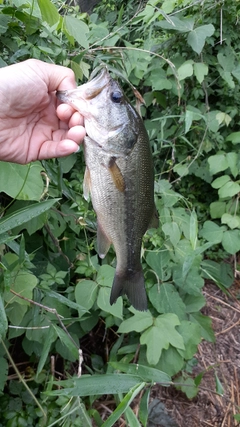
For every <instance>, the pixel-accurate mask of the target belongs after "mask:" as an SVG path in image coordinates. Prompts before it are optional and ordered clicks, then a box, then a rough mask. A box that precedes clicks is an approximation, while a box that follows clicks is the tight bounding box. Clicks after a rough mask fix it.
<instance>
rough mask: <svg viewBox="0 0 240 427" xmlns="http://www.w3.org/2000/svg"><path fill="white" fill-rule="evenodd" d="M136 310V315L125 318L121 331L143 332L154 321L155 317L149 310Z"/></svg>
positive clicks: (120, 327) (119, 329)
mask: <svg viewBox="0 0 240 427" xmlns="http://www.w3.org/2000/svg"><path fill="white" fill-rule="evenodd" d="M131 311H134V316H132V317H130V318H129V319H126V320H124V321H123V322H122V323H121V325H120V326H119V328H118V332H120V333H128V332H132V331H136V332H142V331H144V329H147V328H148V327H149V326H151V325H152V323H153V317H152V315H151V313H150V312H149V311H137V310H134V309H133V310H131Z"/></svg>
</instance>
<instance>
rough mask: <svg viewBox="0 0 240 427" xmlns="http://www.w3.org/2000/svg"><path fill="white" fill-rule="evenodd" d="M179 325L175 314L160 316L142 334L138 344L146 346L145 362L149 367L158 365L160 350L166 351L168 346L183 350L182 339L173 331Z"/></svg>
mask: <svg viewBox="0 0 240 427" xmlns="http://www.w3.org/2000/svg"><path fill="white" fill-rule="evenodd" d="M179 324H180V322H179V319H178V317H177V316H176V315H175V314H171V313H167V314H162V315H160V316H158V317H157V318H156V319H155V322H154V325H153V326H151V327H150V328H148V329H147V330H146V331H145V332H143V334H142V335H141V337H140V342H141V344H146V346H147V360H148V363H149V364H150V365H156V364H157V363H158V361H159V359H160V357H161V353H162V350H163V349H168V347H169V344H171V345H172V346H173V347H177V348H180V349H182V350H184V342H183V339H182V337H181V335H180V334H179V333H178V332H177V331H176V329H175V327H176V326H177V325H179Z"/></svg>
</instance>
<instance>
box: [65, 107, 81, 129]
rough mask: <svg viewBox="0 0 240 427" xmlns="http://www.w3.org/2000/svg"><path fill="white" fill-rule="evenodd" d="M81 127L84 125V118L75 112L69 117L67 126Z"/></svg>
mask: <svg viewBox="0 0 240 427" xmlns="http://www.w3.org/2000/svg"><path fill="white" fill-rule="evenodd" d="M79 125H80V126H83V125H84V118H83V116H81V114H79V112H78V111H75V113H74V114H73V115H72V116H71V118H70V120H69V123H68V126H69V127H70V128H72V127H73V126H79Z"/></svg>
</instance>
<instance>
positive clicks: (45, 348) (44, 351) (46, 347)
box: [36, 326, 57, 375]
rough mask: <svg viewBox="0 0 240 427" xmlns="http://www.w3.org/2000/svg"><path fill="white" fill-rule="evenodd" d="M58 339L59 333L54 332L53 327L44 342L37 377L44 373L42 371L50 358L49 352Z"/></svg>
mask: <svg viewBox="0 0 240 427" xmlns="http://www.w3.org/2000/svg"><path fill="white" fill-rule="evenodd" d="M56 339H57V333H56V331H55V330H54V328H53V327H52V326H50V328H49V329H48V334H47V337H46V339H45V340H44V342H43V347H42V351H41V357H40V359H39V362H38V367H37V373H36V375H39V374H40V373H41V372H42V369H43V367H44V365H45V363H46V360H47V358H48V355H49V351H50V348H51V346H52V343H53V342H54V341H56Z"/></svg>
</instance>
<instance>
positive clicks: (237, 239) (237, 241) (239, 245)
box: [222, 230, 240, 255]
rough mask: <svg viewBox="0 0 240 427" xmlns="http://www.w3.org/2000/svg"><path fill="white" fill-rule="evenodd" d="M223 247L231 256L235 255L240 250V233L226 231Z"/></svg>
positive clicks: (237, 231)
mask: <svg viewBox="0 0 240 427" xmlns="http://www.w3.org/2000/svg"><path fill="white" fill-rule="evenodd" d="M222 245H223V247H224V249H225V251H227V252H228V253H229V254H231V255H234V254H236V253H237V252H238V251H239V250H240V231H239V230H229V231H225V233H224V235H223V239H222Z"/></svg>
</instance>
